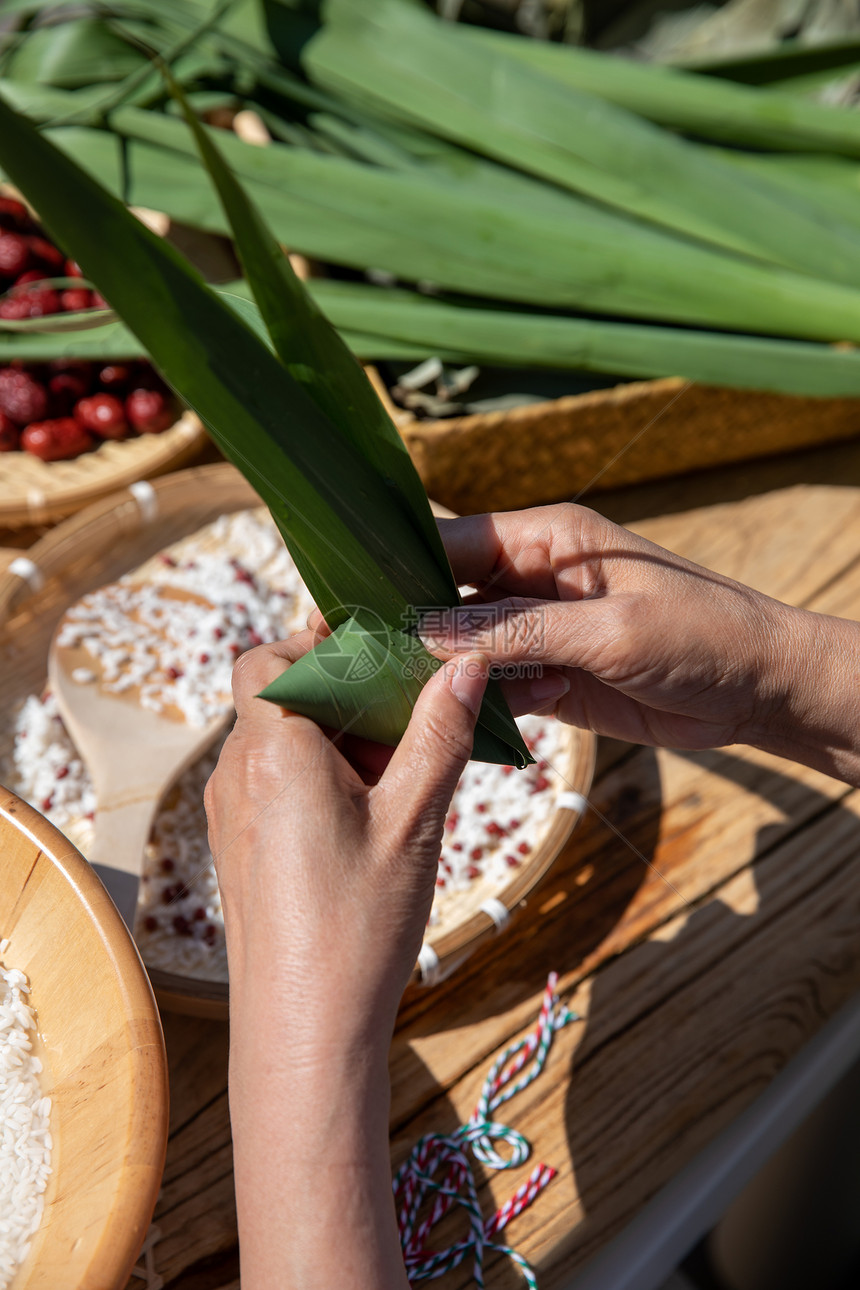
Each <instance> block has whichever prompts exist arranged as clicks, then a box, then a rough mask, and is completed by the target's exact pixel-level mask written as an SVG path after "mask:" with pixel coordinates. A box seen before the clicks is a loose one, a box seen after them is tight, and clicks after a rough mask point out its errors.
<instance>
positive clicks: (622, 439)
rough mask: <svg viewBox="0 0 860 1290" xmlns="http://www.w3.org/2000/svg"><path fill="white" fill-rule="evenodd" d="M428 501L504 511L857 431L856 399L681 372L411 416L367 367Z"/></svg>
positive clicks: (859, 408) (859, 404)
mask: <svg viewBox="0 0 860 1290" xmlns="http://www.w3.org/2000/svg"><path fill="white" fill-rule="evenodd" d="M371 379H373V381H374V386H375V388H376V390H377V393H379V394H380V397H381V398H382V399H383V402H384V403H385V405H386V407H387V409H388V411H389V413H390V415H391V417H392V419H393V420H394V423H395V425H396V426H397V428H398V430H399V431H400V434H401V436H402V438H403V439H404V441H405V443H406V446H407V448H408V449H409V452H410V455H411V457H412V460H413V461H414V463H415V465H416V467H417V469H418V473H419V474H420V476H421V478H422V480H423V482H424V486H425V488H426V489H427V491H428V493H429V494H430V496H431V497H435V498H437V499H438V501H440V502H442V503H443V504H444V505H445V506H449V507H451V509H452V510H454V511H458V512H459V513H460V514H464V515H473V514H477V513H480V512H483V511H508V510H517V509H519V508H520V507H526V506H535V505H541V504H543V503H545V502H553V501H560V500H566V499H569V498H577V497H579V496H580V495H581V494H583V493H586V492H588V493H591V492H593V491H599V490H600V489H604V488H616V487H619V486H621V485H625V484H636V483H641V482H644V481H646V480H652V479H660V478H665V477H668V476H671V475H680V474H685V473H687V472H688V471H692V470H703V469H706V468H708V467H712V466H722V465H729V464H731V463H733V462H741V461H747V460H750V459H752V458H755V457H767V456H771V455H773V454H776V453H783V452H790V451H793V450H795V449H799V448H808V447H812V446H814V445H817V444H823V443H830V442H835V441H837V440H840V439H851V438H854V437H855V436H857V435H860V399H823V398H801V397H800V396H797V395H787V394H767V393H761V392H758V391H752V390H735V389H730V388H726V387H723V386H714V385H698V384H696V383H694V382H689V381H684V380H682V379H681V378H679V377H668V378H666V379H663V380H656V381H633V382H630V383H629V384H624V385H618V386H615V387H614V388H613V389H603V390H592V391H589V392H588V393H586V394H576V395H570V396H568V397H565V398H560V399H554V400H548V401H546V402H544V403H533V404H527V405H525V406H523V407H520V408H512V409H507V410H506V411H504V412H487V413H481V414H476V415H472V416H463V417H452V418H450V419H440V420H432V421H420V420H417V419H416V418H415V417H413V415H412V413H411V412H406V411H404V410H403V409H402V408H397V407H395V406H394V405H393V404H392V402H391V400H390V398H389V397H388V394H387V391H386V390H385V388H384V386H383V385H382V383H381V382H380V380H379V378H378V376H376V375H375V373H373V372H371Z"/></svg>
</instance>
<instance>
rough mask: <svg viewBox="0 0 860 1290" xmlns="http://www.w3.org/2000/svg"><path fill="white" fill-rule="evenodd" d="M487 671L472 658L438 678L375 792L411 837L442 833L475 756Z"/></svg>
mask: <svg viewBox="0 0 860 1290" xmlns="http://www.w3.org/2000/svg"><path fill="white" fill-rule="evenodd" d="M488 669H489V663H488V662H487V659H486V658H485V657H484V656H483V654H475V653H472V654H463V655H460V656H459V657H458V658H456V659H452V660H451V661H450V662H448V663H445V664H443V666H442V667H440V668H439V669H438V671H437V672H435V673H434V675H433V676H432V677H431V678H430V680H429V681H428V682H427V684H426V685H425V686H424V689H423V690H422V691H421V694H420V695H419V697H418V701H417V703H416V704H415V709H414V711H413V713H412V718H411V720H410V722H409V725H408V726H407V728H406V733H405V734H404V736H403V738H402V739H401V740H400V743H399V744H398V746H397V748H396V749H395V751H394V755H393V756H392V758H391V761H390V762H389V763H388V767H387V769H386V771H385V773H384V775H383V776H382V778H381V779H380V781H379V783H378V784H377V786H376V789H374V790H373V791H374V795H375V796H376V797H377V799H379V798H383V799H384V800H386V801H388V802H390V803H391V808H392V810H395V811H396V814H397V819H398V822H399V824H400V826H401V827H405V829H406V832H407V833H408V834H410V835H411V836H414V835H415V832H416V826H418V825H419V824H420V825H421V829H420V831H421V833H425V832H427V833H434V834H435V833H436V832H439V833H441V830H442V826H443V824H444V820H445V812H446V811H447V809H448V806H449V804H450V801H451V798H452V796H453V794H454V789H455V788H456V787H457V781H458V780H459V778H460V776H461V775H462V773H463V769H464V767H465V765H466V763H467V762H468V760H469V758H470V756H471V754H472V740H473V738H474V734H475V725H476V723H477V719H478V711H479V709H480V707H481V700H482V699H483V697H484V691H485V689H486V688H487V676H488ZM380 790H382V791H381V792H380Z"/></svg>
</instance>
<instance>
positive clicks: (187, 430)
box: [0, 412, 206, 528]
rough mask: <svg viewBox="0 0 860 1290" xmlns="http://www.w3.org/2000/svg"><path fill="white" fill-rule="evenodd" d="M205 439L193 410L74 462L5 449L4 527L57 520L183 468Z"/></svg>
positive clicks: (0, 463) (1, 463)
mask: <svg viewBox="0 0 860 1290" xmlns="http://www.w3.org/2000/svg"><path fill="white" fill-rule="evenodd" d="M205 442H206V431H205V430H204V429H203V425H202V423H201V422H200V420H199V419H198V418H197V417H196V416H195V415H194V413H193V412H185V413H183V415H182V416H181V417H180V418H179V419H178V420H177V421H176V423H175V425H172V426H170V427H169V429H167V430H165V431H163V432H162V433H161V434H142V435H138V436H137V437H135V438H131V439H119V440H115V439H106V440H105V441H104V442H103V443H101V444H99V446H98V448H96V449H95V450H94V451H93V452H85V453H82V454H81V456H80V457H75V458H74V459H73V460H72V461H40V459H39V458H38V457H34V456H33V455H32V453H29V452H4V453H2V454H0V527H5V528H18V527H20V526H22V525H25V524H52V523H54V522H55V521H57V520H60V519H63V518H65V516H67V515H72V514H74V512H75V511H79V510H82V509H83V507H85V506H89V504H90V503H91V502H95V501H97V500H98V498H100V497H107V496H108V495H109V494H111V493H115V492H116V491H117V489H119V488H126V487H128V485H129V484H133V483H135V481H137V480H139V479H153V478H155V476H157V475H163V474H164V473H165V472H166V471H168V470H178V469H179V467H180V466H184V465H185V464H186V463H187V462H188V461H190V460H191V458H192V457H194V456H195V455H196V454H197V453H198V452H199V451H200V449H201V448H202V447H203V445H204V443H205Z"/></svg>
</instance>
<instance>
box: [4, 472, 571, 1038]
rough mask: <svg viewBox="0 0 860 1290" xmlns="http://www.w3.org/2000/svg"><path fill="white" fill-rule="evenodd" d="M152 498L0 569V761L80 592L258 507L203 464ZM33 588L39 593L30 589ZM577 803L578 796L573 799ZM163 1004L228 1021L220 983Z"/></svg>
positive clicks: (463, 946)
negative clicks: (0, 677) (23, 563)
mask: <svg viewBox="0 0 860 1290" xmlns="http://www.w3.org/2000/svg"><path fill="white" fill-rule="evenodd" d="M149 489H150V490H151V497H150V499H149V502H148V503H147V502H146V500H145V499H144V502H143V504H142V502H141V500H140V498H139V496H138V497H136V496H134V495H132V494H131V493H128V492H126V493H120V494H117V495H114V496H112V497H110V498H106V499H104V500H103V501H101V502H97V503H95V504H94V505H93V506H90V507H88V508H87V509H86V510H85V511H83V512H80V513H79V514H77V515H75V516H73V517H72V518H70V519H67V520H65V521H64V522H63V523H62V524H59V525H58V526H57V527H56V528H55V529H53V530H51V532H49V533H48V534H46V535H45V536H44V537H43V538H41V539H40V540H39V541H38V542H37V543H36V544H35V546H33V547H31V548H30V550H29V551H28V552H27V559H28V560H29V561H30V562H31V565H32V567H31V568H25V569H24V570H23V571H22V570H21V569H20V566H18V571H17V572H13V571H12V569H14V568H16V566H12V569H10V568H7V569H6V570H5V571H2V570H0V667H2V669H3V674H4V677H5V684H4V687H3V692H2V695H0V758H2V757H3V755H4V754H5V753H6V752H7V751H8V749H9V746H10V743H11V726H12V714H13V712H14V709H15V708H16V706H17V704H18V703H19V702H20V700H21V699H22V698H23V697H24V696H26V695H28V694H33V693H38V692H39V691H40V690H41V688H42V686H43V684H44V680H45V675H46V670H47V657H48V646H49V643H50V640H51V636H52V634H53V631H54V628H55V626H56V624H57V622H58V621H59V619H60V618H61V617H62V615H63V613H64V612H65V610H66V608H67V607H68V606H69V605H70V604H72V603H73V602H74V601H76V600H78V599H79V598H80V597H81V596H82V595H84V594H86V592H88V591H91V590H94V589H95V588H96V587H100V586H102V585H104V584H105V583H107V582H113V581H115V580H116V579H117V578H119V577H121V576H122V575H123V574H124V573H127V572H129V571H130V570H133V569H135V568H137V566H138V565H140V564H142V563H143V561H144V560H147V559H149V558H150V557H151V556H153V555H156V554H157V553H158V552H159V551H160V550H162V549H163V548H164V547H166V546H168V545H170V543H172V542H176V541H178V540H179V539H180V538H183V537H187V536H189V535H191V534H193V533H195V532H196V531H197V530H198V529H200V528H202V527H203V526H204V525H206V524H208V523H210V522H211V521H213V520H214V519H216V518H217V517H218V516H219V515H222V514H225V513H228V512H232V511H237V510H244V509H246V508H248V507H253V506H259V505H260V499H259V497H258V496H257V494H256V493H255V492H254V491H253V489H252V488H251V487H250V485H249V484H248V483H247V482H246V481H245V480H244V478H243V477H242V476H241V475H240V474H239V473H238V471H236V470H235V469H234V467H232V466H230V465H227V464H216V465H211V466H201V467H197V468H194V469H191V470H186V471H182V472H179V473H177V474H173V475H168V476H165V477H163V478H161V479H157V480H154V481H152V483H151V484H150V485H149ZM35 588H38V589H35ZM594 754H595V740H594V737H593V736H592V735H591V734H589V733H587V732H583V731H578V730H573V729H570V730H569V731H567V732H566V735H565V744H564V749H563V753H562V755H561V756H560V757H559V758H558V760H557V763H556V769H557V770H558V771H559V772H560V774H561V776H562V778H563V788H564V789H565V791H570V792H573V793H578V794H582V795H583V796H585V795H586V794H587V793H588V790H589V786H590V784H591V778H592V774H593V769H594ZM575 800H578V799H575ZM577 818H578V814H577V810H576V809H569V808H564V807H560V808H559V809H557V810H556V811H555V813H554V815H553V817H552V819H551V821H550V822H549V824H548V826H547V827H546V828H545V829H544V830H543V834H542V836H541V837H540V838H539V839H538V840H537V844H536V845H535V847H534V849H533V851H532V853H531V855H530V856H529V857H528V860H527V861H525V862H524V863H523V865H522V867H521V868H520V869H518V870H517V871H516V872H515V873H514V874H513V876H512V878H511V881H510V882H509V883H508V884H507V885H506V886H505V887H504V889H503V890H501V891H500V890H498V889H492V890H490V889H489V888H487V889H482V888H481V885H480V883H476V884H474V886H475V890H474V892H473V891H470V892H469V893H468V894H467V898H466V899H464V902H463V907H462V913H461V916H460V917H459V918H458V919H457V921H456V923H455V924H454V925H451V924H450V922H446V923H445V924H444V925H443V926H442V927H440V928H439V929H438V930H434V931H433V932H432V933H431V934H430V936H429V938H428V940H429V943H430V945H431V946H432V948H433V950H434V951H435V954H436V955H437V956H438V959H439V966H438V971H437V973H436V975H437V976H439V977H441V976H444V975H446V974H447V973H448V972H450V971H452V970H453V969H454V967H455V966H456V965H457V964H458V963H459V962H460V961H461V960H462V959H463V958H465V957H466V956H467V955H468V954H469V953H471V952H472V950H473V949H475V948H476V947H477V946H478V945H479V944H481V942H482V941H483V940H485V939H486V938H487V937H489V936H491V935H493V934H495V932H496V923H495V922H494V921H493V919H492V917H491V916H490V915H488V914H487V913H486V912H484V911H482V910H481V909H480V905H481V903H483V902H485V901H486V898H487V897H488V896H490V895H492V896H494V897H495V898H496V899H498V900H500V901H501V902H502V903H503V905H504V906H505V907H506V908H507V909H508V910H511V911H513V910H514V909H515V908H516V907H517V905H518V904H520V903H521V902H522V901H523V900H524V899H525V897H526V895H527V894H528V892H529V891H531V889H532V888H533V887H534V885H535V884H536V883H537V882H539V881H540V879H541V878H542V877H543V875H544V873H545V872H546V870H547V869H548V868H549V866H550V864H551V863H552V861H553V859H554V858H555V856H556V855H557V854H558V852H559V850H560V849H561V847H562V845H563V844H564V842H565V840H566V838H567V837H568V835H569V833H570V831H571V829H572V828H573V827H574V825H575V823H576V820H577ZM150 976H151V979H152V983H153V986H154V988H155V991H156V995H157V997H158V1000H159V1003H161V1004H162V1005H163V1006H165V1007H168V1008H172V1009H175V1010H179V1011H185V1012H193V1013H195V1014H197V1015H203V1016H215V1017H223V1016H226V1012H227V987H226V985H224V984H223V983H219V982H211V981H204V980H201V979H197V978H192V977H188V976H177V975H173V974H169V973H165V972H162V971H160V970H152V971H151V972H150Z"/></svg>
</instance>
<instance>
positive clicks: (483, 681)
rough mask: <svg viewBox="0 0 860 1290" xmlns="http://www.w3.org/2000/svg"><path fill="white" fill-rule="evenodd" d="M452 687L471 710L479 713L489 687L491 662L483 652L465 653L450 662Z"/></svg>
mask: <svg viewBox="0 0 860 1290" xmlns="http://www.w3.org/2000/svg"><path fill="white" fill-rule="evenodd" d="M448 669H449V674H450V678H451V689H452V690H453V692H454V694H456V696H457V698H458V699H459V700H460V702H461V703H462V704H463V705H464V707H467V708H468V709H469V711H470V712H473V713H477V712H478V710H479V708H480V706H481V700H482V699H483V697H484V691H485V690H486V688H487V672H488V669H489V663H488V661H487V659H486V658H485V657H484V655H483V654H464V655H463V657H462V658H458V659H457V660H456V661H455V662H453V663H449V664H448Z"/></svg>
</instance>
